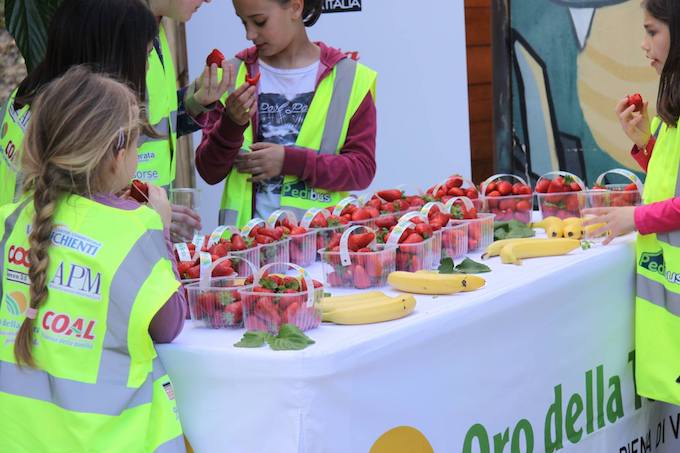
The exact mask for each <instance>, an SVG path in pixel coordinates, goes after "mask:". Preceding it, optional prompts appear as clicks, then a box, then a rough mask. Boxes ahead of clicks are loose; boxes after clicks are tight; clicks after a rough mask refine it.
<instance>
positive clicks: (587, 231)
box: [583, 223, 609, 239]
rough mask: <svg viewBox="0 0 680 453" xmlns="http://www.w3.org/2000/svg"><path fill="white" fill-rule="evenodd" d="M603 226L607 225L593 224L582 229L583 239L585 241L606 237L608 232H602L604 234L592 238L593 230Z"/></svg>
mask: <svg viewBox="0 0 680 453" xmlns="http://www.w3.org/2000/svg"><path fill="white" fill-rule="evenodd" d="M605 225H607V224H606V223H596V224H593V225H588V226H586V227H585V228H584V229H583V230H584V233H585V234H584V237H585V238H586V239H592V238H596V237H601V236H606V235H607V234H609V231H604V232H602V233H600V234H598V235H597V236H594V235H593V232H594V231H595V230H597V229H598V228H601V227H603V226H605Z"/></svg>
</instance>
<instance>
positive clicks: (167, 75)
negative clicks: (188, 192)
mask: <svg viewBox="0 0 680 453" xmlns="http://www.w3.org/2000/svg"><path fill="white" fill-rule="evenodd" d="M159 38H160V43H161V52H162V53H163V61H162V62H161V57H160V56H159V55H158V52H156V50H155V49H154V50H153V51H152V52H151V53H150V54H149V69H148V70H147V72H146V91H147V106H148V109H147V116H148V119H149V124H151V126H153V128H154V129H155V130H156V132H158V133H159V134H161V135H162V137H161V138H157V139H156V138H150V137H148V136H146V135H141V136H140V137H139V142H138V149H137V173H136V174H135V178H137V179H141V180H142V181H146V182H150V183H152V184H155V185H157V186H161V187H166V188H167V187H168V186H170V184H171V183H172V182H173V181H174V180H175V172H176V155H175V154H176V153H175V151H176V149H177V131H176V129H175V128H176V124H177V77H176V75H175V67H174V65H173V63H172V54H171V53H170V46H169V44H168V38H167V36H166V34H165V28H163V25H161V26H160V34H159Z"/></svg>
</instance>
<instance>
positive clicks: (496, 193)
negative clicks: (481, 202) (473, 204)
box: [486, 190, 501, 198]
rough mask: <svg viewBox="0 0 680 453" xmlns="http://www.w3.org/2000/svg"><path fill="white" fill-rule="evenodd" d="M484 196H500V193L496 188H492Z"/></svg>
mask: <svg viewBox="0 0 680 453" xmlns="http://www.w3.org/2000/svg"><path fill="white" fill-rule="evenodd" d="M486 196H487V197H491V198H493V197H500V196H501V193H500V192H499V191H497V190H492V191H491V192H489V193H487V194H486Z"/></svg>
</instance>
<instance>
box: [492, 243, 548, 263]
mask: <svg viewBox="0 0 680 453" xmlns="http://www.w3.org/2000/svg"><path fill="white" fill-rule="evenodd" d="M548 240H549V239H546V238H517V239H501V240H500V241H496V242H493V243H492V244H491V245H489V246H488V247H487V248H486V250H485V251H484V253H483V254H482V259H483V260H487V259H489V258H491V257H492V256H498V255H500V254H501V250H503V247H505V246H506V245H508V244H512V243H513V242H520V241H548Z"/></svg>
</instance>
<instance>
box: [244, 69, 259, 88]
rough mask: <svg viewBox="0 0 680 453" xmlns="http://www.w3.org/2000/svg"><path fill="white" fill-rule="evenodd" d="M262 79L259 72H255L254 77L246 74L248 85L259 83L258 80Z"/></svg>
mask: <svg viewBox="0 0 680 453" xmlns="http://www.w3.org/2000/svg"><path fill="white" fill-rule="evenodd" d="M259 81H260V73H259V72H258V73H257V74H255V75H254V76H253V77H250V76H246V82H248V85H250V86H255V85H257V82H259Z"/></svg>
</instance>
